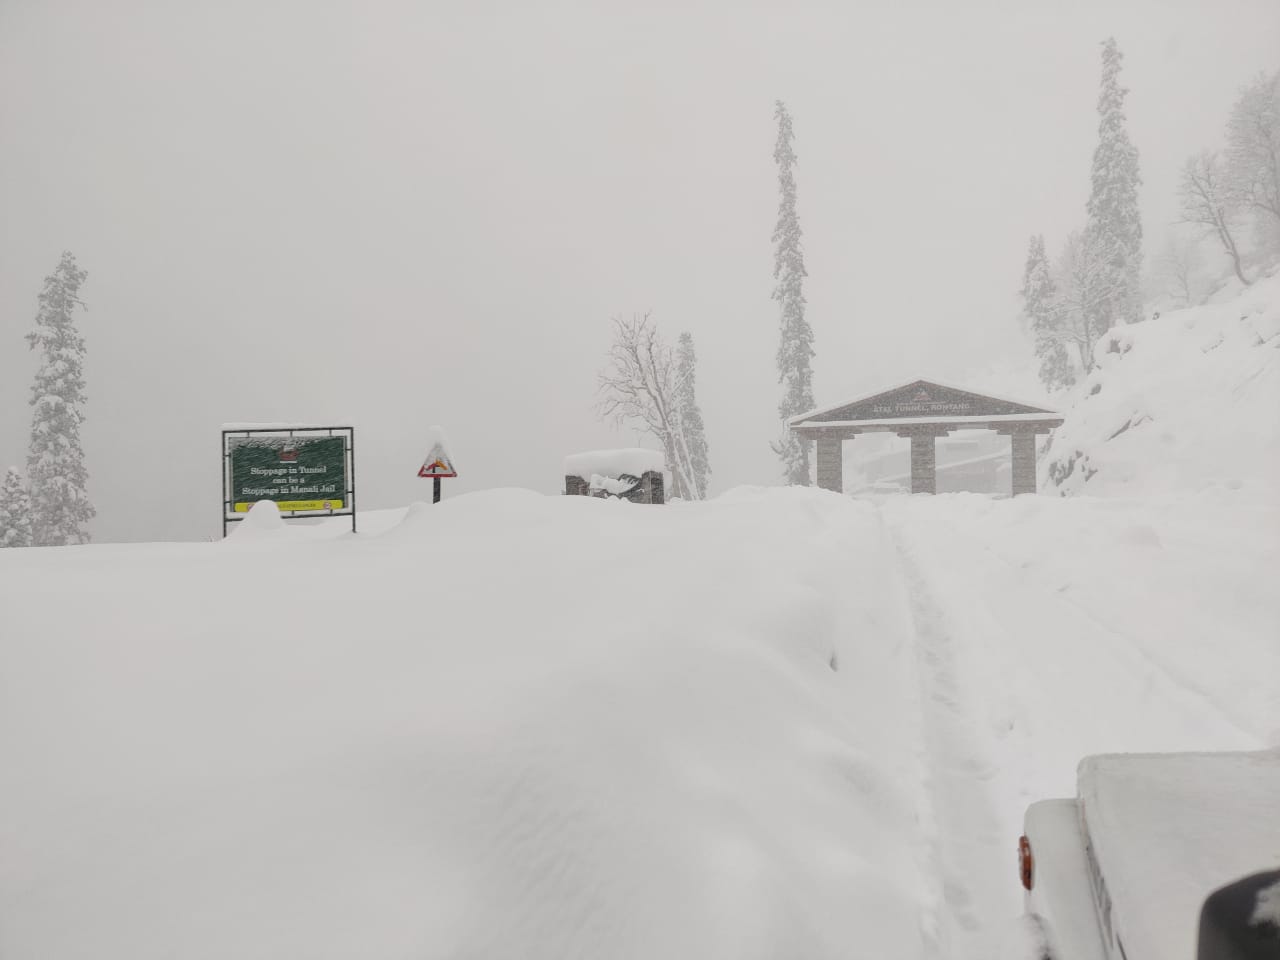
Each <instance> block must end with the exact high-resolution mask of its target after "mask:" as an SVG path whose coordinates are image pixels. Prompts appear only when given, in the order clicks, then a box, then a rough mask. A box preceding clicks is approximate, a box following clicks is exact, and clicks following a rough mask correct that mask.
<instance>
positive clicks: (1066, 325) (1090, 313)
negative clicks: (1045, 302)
mask: <svg viewBox="0 0 1280 960" xmlns="http://www.w3.org/2000/svg"><path fill="white" fill-rule="evenodd" d="M1113 273H1114V271H1112V270H1111V268H1110V266H1109V264H1108V263H1107V260H1106V258H1105V257H1104V256H1102V255H1101V254H1100V253H1099V251H1098V250H1097V249H1096V248H1095V246H1094V245H1093V244H1091V243H1090V242H1089V240H1088V237H1087V236H1086V234H1084V233H1081V232H1080V231H1076V232H1074V233H1072V234H1071V235H1070V236H1069V237H1067V242H1066V246H1065V247H1063V250H1062V255H1061V256H1060V257H1059V258H1058V263H1057V270H1056V276H1055V278H1054V280H1055V285H1056V287H1057V292H1058V299H1057V303H1056V305H1055V306H1056V309H1057V310H1058V311H1059V313H1058V329H1059V331H1060V337H1061V339H1062V341H1063V342H1064V343H1072V344H1074V345H1075V347H1076V350H1077V351H1078V353H1079V356H1080V365H1081V366H1082V367H1083V368H1084V371H1085V372H1086V373H1088V372H1089V371H1090V370H1092V369H1093V345H1094V344H1095V343H1097V342H1098V340H1099V339H1100V338H1101V337H1102V335H1103V334H1104V333H1106V330H1105V329H1098V322H1097V321H1096V320H1095V319H1094V318H1096V317H1098V316H1100V311H1101V307H1102V305H1103V304H1105V303H1106V302H1107V301H1108V300H1109V299H1110V298H1111V297H1113V296H1114V293H1115V287H1114V283H1115V280H1114V276H1113Z"/></svg>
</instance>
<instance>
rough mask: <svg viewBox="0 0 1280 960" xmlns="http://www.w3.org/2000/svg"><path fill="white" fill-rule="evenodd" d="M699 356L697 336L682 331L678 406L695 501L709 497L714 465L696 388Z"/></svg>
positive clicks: (691, 493)
mask: <svg viewBox="0 0 1280 960" xmlns="http://www.w3.org/2000/svg"><path fill="white" fill-rule="evenodd" d="M697 362H698V357H697V355H696V354H695V353H694V351H693V335H692V334H690V333H688V332H686V333H682V334H680V339H679V340H678V341H677V343H676V409H677V411H678V414H679V418H680V427H681V434H682V437H683V442H684V445H685V447H686V448H687V449H688V451H689V456H688V460H689V467H690V472H691V474H692V476H691V477H690V482H689V486H690V490H689V495H690V497H691V499H694V500H705V499H706V498H707V480H708V478H709V477H710V475H711V465H710V461H709V460H708V458H707V433H706V428H705V427H704V425H703V423H702V411H701V410H700V409H699V408H698V397H697V391H696V381H697V371H696V367H697Z"/></svg>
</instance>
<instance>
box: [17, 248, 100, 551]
mask: <svg viewBox="0 0 1280 960" xmlns="http://www.w3.org/2000/svg"><path fill="white" fill-rule="evenodd" d="M86 276H87V274H86V273H85V271H83V270H81V269H80V268H79V267H77V266H76V258H75V257H74V256H73V255H72V254H71V253H69V252H64V253H63V254H62V259H61V261H59V263H58V268H57V269H56V270H54V272H53V273H52V274H50V275H49V276H48V277H45V281H44V290H43V291H41V293H40V298H39V302H40V309H39V312H38V313H37V314H36V328H35V330H33V331H32V332H31V333H29V334H27V342H28V343H29V344H30V345H31V349H32V350H39V351H40V354H41V358H40V369H39V370H38V371H37V372H36V379H35V383H34V384H32V387H31V406H32V407H33V408H34V410H33V413H32V421H31V444H30V447H29V449H28V453H27V480H28V484H29V489H30V494H31V515H32V539H33V542H34V543H35V545H36V546H42V547H43V546H62V545H65V544H72V543H88V542H89V533H88V531H87V530H86V529H85V524H86V523H88V521H89V520H90V519H92V518H93V516H94V509H93V506H92V505H91V504H90V503H89V498H88V495H87V494H86V492H85V487H86V485H87V484H88V481H89V472H88V470H87V469H85V465H84V450H83V449H82V448H81V446H80V424H81V423H83V422H84V413H83V411H82V409H81V408H82V407H83V405H84V401H85V395H84V372H83V367H84V338H83V337H81V336H80V333H79V332H78V331H77V330H76V326H75V317H74V315H73V313H74V310H75V308H76V307H77V306H83V304H81V301H80V284H81V283H83V282H84V279H85V277H86Z"/></svg>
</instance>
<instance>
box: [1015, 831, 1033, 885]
mask: <svg viewBox="0 0 1280 960" xmlns="http://www.w3.org/2000/svg"><path fill="white" fill-rule="evenodd" d="M1018 873H1019V875H1020V876H1021V877H1022V888H1023V889H1024V890H1030V889H1031V887H1032V886H1033V885H1034V884H1035V860H1034V859H1032V857H1031V841H1030V840H1028V839H1027V838H1026V837H1025V836H1021V837H1019V838H1018Z"/></svg>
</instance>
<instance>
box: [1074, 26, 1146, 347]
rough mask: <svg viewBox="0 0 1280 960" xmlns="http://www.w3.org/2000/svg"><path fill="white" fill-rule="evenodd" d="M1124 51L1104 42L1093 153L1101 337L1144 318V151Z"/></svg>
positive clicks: (1088, 240)
mask: <svg viewBox="0 0 1280 960" xmlns="http://www.w3.org/2000/svg"><path fill="white" fill-rule="evenodd" d="M1123 59H1124V55H1123V54H1121V53H1120V49H1119V47H1117V46H1116V41H1115V38H1108V39H1107V40H1106V41H1104V42H1103V44H1102V89H1101V91H1100V92H1099V94H1098V116H1099V122H1098V146H1097V148H1096V149H1095V150H1094V152H1093V175H1092V188H1091V190H1090V193H1089V204H1088V221H1087V223H1086V226H1085V235H1084V242H1085V244H1086V246H1087V247H1088V248H1089V252H1090V256H1091V257H1094V258H1096V259H1097V260H1098V261H1099V262H1100V263H1101V264H1103V266H1104V277H1103V278H1102V280H1101V289H1102V295H1101V296H1100V297H1099V298H1098V301H1097V303H1096V305H1095V312H1094V313H1093V314H1092V315H1091V316H1090V317H1089V318H1088V320H1089V327H1090V329H1091V331H1092V336H1093V338H1094V340H1095V341H1096V340H1097V339H1099V338H1100V337H1101V336H1102V334H1103V333H1105V332H1106V331H1107V330H1108V329H1109V328H1110V327H1111V326H1112V325H1114V324H1116V323H1120V322H1123V323H1136V322H1137V321H1139V320H1141V319H1142V295H1141V291H1140V287H1139V281H1140V274H1141V270H1142V217H1141V214H1140V211H1139V209H1138V185H1139V184H1140V183H1141V182H1142V178H1141V177H1140V176H1139V174H1138V151H1137V149H1136V148H1135V147H1134V146H1133V144H1132V143H1131V142H1130V140H1129V133H1128V131H1127V130H1126V128H1125V115H1124V98H1125V94H1127V93H1128V92H1129V91H1128V90H1127V89H1126V88H1124V87H1122V86H1120V79H1119V77H1120V67H1121V63H1122V61H1123Z"/></svg>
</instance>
